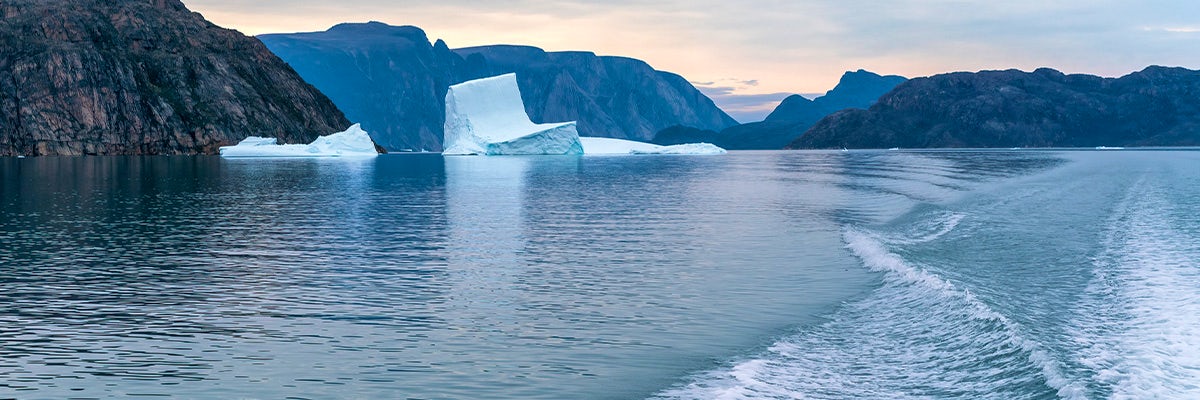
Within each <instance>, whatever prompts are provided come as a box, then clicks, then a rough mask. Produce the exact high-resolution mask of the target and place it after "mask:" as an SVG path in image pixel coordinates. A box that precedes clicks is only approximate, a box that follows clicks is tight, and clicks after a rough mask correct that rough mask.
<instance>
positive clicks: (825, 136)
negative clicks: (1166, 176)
mask: <svg viewBox="0 0 1200 400" xmlns="http://www.w3.org/2000/svg"><path fill="white" fill-rule="evenodd" d="M1195 145H1200V71H1193V70H1188V69H1184V68H1166V67H1149V68H1146V69H1145V70H1142V71H1140V72H1135V73H1132V74H1129V75H1126V76H1124V77H1121V78H1101V77H1097V76H1091V75H1065V74H1063V73H1061V72H1058V71H1055V70H1052V69H1048V68H1043V69H1038V70H1036V71H1034V72H1022V71H1017V70H1007V71H983V72H977V73H966V72H959V73H952V74H944V75H936V76H932V77H929V78H919V79H913V80H911V81H909V82H907V83H905V84H902V85H900V86H899V87H897V88H896V89H895V90H893V91H892V92H890V93H888V94H887V95H886V96H884V97H883V98H881V99H880V100H879V102H878V103H876V104H875V105H874V106H872V107H871V108H870V109H868V110H846V111H842V112H838V113H835V114H833V115H830V116H829V117H826V118H825V119H823V120H821V121H820V122H819V123H817V124H816V125H815V126H813V128H812V129H811V130H809V131H808V132H807V133H805V134H804V136H802V137H800V139H798V140H797V141H795V142H794V143H792V144H791V146H790V147H793V148H841V147H849V148H892V147H905V148H936V147H1095V146H1195Z"/></svg>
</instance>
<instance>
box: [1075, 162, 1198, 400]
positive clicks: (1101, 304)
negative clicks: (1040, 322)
mask: <svg viewBox="0 0 1200 400" xmlns="http://www.w3.org/2000/svg"><path fill="white" fill-rule="evenodd" d="M1174 212H1175V210H1174V209H1173V205H1172V203H1171V202H1170V201H1167V200H1166V198H1165V195H1164V194H1163V193H1162V191H1161V190H1160V187H1159V186H1158V185H1155V184H1154V183H1152V182H1149V181H1146V180H1142V181H1140V182H1138V183H1137V184H1135V185H1133V186H1131V187H1130V188H1129V190H1128V191H1127V194H1126V196H1125V198H1124V199H1123V200H1122V201H1121V202H1120V203H1119V204H1118V206H1117V209H1116V213H1115V214H1114V215H1113V217H1112V218H1111V220H1110V222H1109V227H1108V231H1107V235H1106V239H1105V243H1104V245H1105V251H1104V252H1103V253H1102V254H1099V255H1098V256H1097V257H1096V258H1095V260H1094V268H1095V272H1094V278H1093V279H1092V281H1091V283H1090V285H1089V287H1088V289H1087V292H1086V296H1085V299H1084V300H1083V301H1081V302H1080V306H1079V309H1078V310H1077V312H1076V314H1077V317H1076V321H1075V327H1074V333H1075V335H1074V336H1075V338H1076V341H1077V343H1078V344H1079V345H1080V346H1081V347H1082V350H1081V352H1080V358H1079V362H1080V363H1081V364H1083V365H1085V366H1087V367H1088V368H1089V369H1091V370H1092V371H1094V372H1095V374H1096V376H1095V377H1094V378H1095V380H1096V381H1097V384H1098V385H1103V386H1107V387H1110V388H1111V391H1112V398H1116V399H1148V398H1175V399H1184V398H1200V261H1197V260H1200V239H1198V238H1197V237H1196V236H1195V235H1191V234H1188V233H1186V232H1180V231H1178V230H1176V229H1175V228H1174V227H1173V226H1172V220H1171V219H1170V215H1172V213H1174Z"/></svg>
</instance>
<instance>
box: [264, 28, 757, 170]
mask: <svg viewBox="0 0 1200 400" xmlns="http://www.w3.org/2000/svg"><path fill="white" fill-rule="evenodd" d="M259 38H260V39H262V41H263V42H264V43H266V45H267V46H268V47H269V48H270V49H271V50H272V51H274V52H275V53H276V54H278V55H279V56H280V57H282V58H283V59H284V60H286V61H287V62H288V63H289V64H291V65H292V66H293V67H294V68H295V69H296V70H297V71H298V72H299V73H300V74H301V75H302V76H304V78H305V79H307V80H308V81H309V82H311V83H312V84H313V85H314V86H316V87H317V88H319V89H321V90H322V91H323V92H325V93H326V94H328V95H329V96H330V98H332V99H333V101H334V103H336V104H337V105H338V106H339V107H340V108H341V109H342V110H343V111H345V112H346V114H347V115H348V116H350V118H351V119H353V120H355V121H361V122H362V123H363V126H364V128H365V129H367V131H369V132H372V134H373V135H374V137H375V140H376V141H377V142H378V143H380V144H381V145H383V146H384V147H386V148H388V149H389V150H394V151H412V150H418V151H419V150H429V151H440V150H441V149H442V146H441V139H442V124H443V120H444V118H445V115H444V103H443V101H444V98H445V95H446V88H447V87H449V86H450V85H453V84H457V83H461V82H465V81H468V80H472V79H477V78H482V77H488V76H495V75H501V74H506V73H512V72H516V73H517V76H518V80H519V85H520V87H521V95H522V98H523V100H524V101H525V106H526V111H527V112H528V113H529V115H530V117H531V118H532V119H533V120H534V121H535V122H538V123H543V122H562V121H579V133H580V134H581V135H583V136H602V137H617V138H633V139H642V140H648V139H650V138H651V137H653V135H654V134H655V133H656V132H658V131H659V130H662V129H664V128H666V127H669V126H672V125H678V124H687V125H690V126H699V127H706V128H711V129H721V128H724V127H727V126H730V125H733V124H735V122H734V121H733V119H732V118H730V117H729V116H728V115H726V114H725V113H724V112H722V111H721V110H720V109H718V108H717V107H716V106H715V105H714V104H713V103H712V101H711V100H709V99H708V98H707V97H705V96H704V95H703V94H701V93H700V92H699V91H698V90H696V89H695V88H694V87H692V85H691V84H690V83H688V82H687V81H686V80H685V79H683V78H681V77H679V76H678V75H675V74H671V73H666V72H661V71H656V70H654V69H653V68H651V67H650V66H649V65H647V64H646V63H644V62H641V61H638V60H633V59H628V58H621V57H599V56H596V55H595V54H592V53H586V52H562V53H555V52H545V51H542V50H541V49H537V48H534V47H527V46H485V47H475V48H467V49H458V50H451V49H450V48H449V47H448V46H447V45H446V44H445V42H443V41H441V40H438V41H437V42H436V43H432V44H431V43H430V42H429V39H428V38H427V36H426V34H425V32H423V31H421V30H420V29H418V28H415V27H411V26H389V25H386V24H382V23H378V22H371V23H365V24H341V25H338V26H335V27H333V28H331V29H329V30H327V31H325V32H313V33H300V34H278V35H262V36H260V37H259Z"/></svg>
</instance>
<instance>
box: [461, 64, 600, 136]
mask: <svg viewBox="0 0 1200 400" xmlns="http://www.w3.org/2000/svg"><path fill="white" fill-rule="evenodd" d="M445 128H446V130H445V137H444V140H443V142H442V145H443V147H444V148H445V151H443V152H442V153H443V154H448V155H468V154H478V155H528V154H583V145H582V144H580V143H579V132H578V131H577V130H576V128H575V122H574V121H572V122H562V123H555V124H535V123H533V121H530V120H529V115H528V114H526V113H525V104H524V103H523V102H522V101H521V89H520V88H519V87H517V75H516V74H506V75H500V76H495V77H491V78H484V79H477V80H473V81H468V82H464V83H460V84H457V85H454V86H451V87H450V90H449V92H447V93H446V126H445Z"/></svg>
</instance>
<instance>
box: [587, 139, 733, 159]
mask: <svg viewBox="0 0 1200 400" xmlns="http://www.w3.org/2000/svg"><path fill="white" fill-rule="evenodd" d="M579 140H580V141H581V142H582V143H583V154H586V155H623V154H698V155H699V154H725V149H722V148H720V147H717V146H715V145H712V144H709V143H688V144H677V145H673V146H659V145H656V144H650V143H642V142H635V141H632V140H624V139H612V138H596V137H584V138H579Z"/></svg>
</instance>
